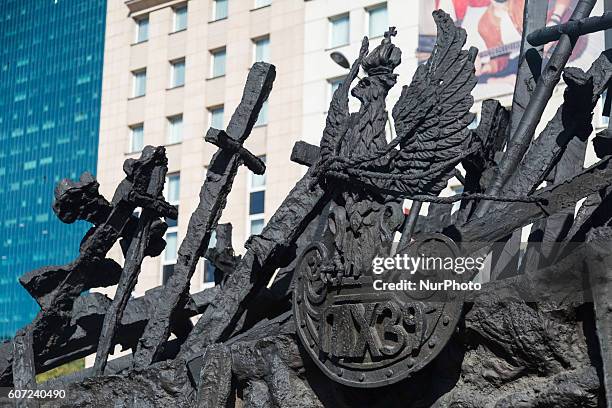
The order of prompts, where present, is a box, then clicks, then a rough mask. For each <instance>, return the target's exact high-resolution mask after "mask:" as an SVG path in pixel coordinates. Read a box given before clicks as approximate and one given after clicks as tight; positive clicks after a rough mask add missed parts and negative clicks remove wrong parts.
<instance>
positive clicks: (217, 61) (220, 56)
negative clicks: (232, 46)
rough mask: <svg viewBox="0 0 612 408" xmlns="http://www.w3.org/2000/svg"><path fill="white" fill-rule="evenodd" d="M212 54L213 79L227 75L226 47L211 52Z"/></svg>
mask: <svg viewBox="0 0 612 408" xmlns="http://www.w3.org/2000/svg"><path fill="white" fill-rule="evenodd" d="M210 54H211V55H212V66H211V77H212V78H216V77H220V76H223V75H225V47H223V48H220V49H218V50H214V51H211V52H210Z"/></svg>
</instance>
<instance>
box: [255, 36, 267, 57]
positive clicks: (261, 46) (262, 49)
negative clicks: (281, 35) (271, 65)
mask: <svg viewBox="0 0 612 408" xmlns="http://www.w3.org/2000/svg"><path fill="white" fill-rule="evenodd" d="M253 45H254V49H255V50H254V51H255V56H254V57H255V58H254V59H255V61H254V62H260V61H261V62H270V37H262V38H258V39H256V40H253Z"/></svg>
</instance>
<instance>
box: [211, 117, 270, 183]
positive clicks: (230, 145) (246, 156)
mask: <svg viewBox="0 0 612 408" xmlns="http://www.w3.org/2000/svg"><path fill="white" fill-rule="evenodd" d="M204 140H206V141H207V142H208V143H212V144H214V145H215V146H217V147H218V148H220V149H222V150H226V151H229V152H230V153H233V154H237V155H238V156H240V159H241V160H242V162H243V163H244V164H245V165H246V166H247V167H248V168H249V170H251V171H252V172H253V173H255V174H264V172H265V171H266V164H265V163H264V162H263V160H261V159H260V158H259V157H257V156H255V155H254V154H253V153H251V152H250V151H248V150H247V149H246V148H244V147H243V146H242V143H241V142H240V141H238V140H236V139H234V138H232V137H230V136H229V135H228V134H227V133H225V131H224V130H219V129H215V128H210V129H208V132H207V133H206V137H204Z"/></svg>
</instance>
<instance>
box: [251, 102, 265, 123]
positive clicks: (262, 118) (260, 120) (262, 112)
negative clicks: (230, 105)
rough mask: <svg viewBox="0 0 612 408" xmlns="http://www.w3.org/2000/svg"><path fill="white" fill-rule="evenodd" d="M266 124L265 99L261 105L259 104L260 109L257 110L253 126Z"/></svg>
mask: <svg viewBox="0 0 612 408" xmlns="http://www.w3.org/2000/svg"><path fill="white" fill-rule="evenodd" d="M267 124H268V101H265V102H264V103H263V105H261V110H260V111H259V116H257V122H255V125H254V126H265V125H267Z"/></svg>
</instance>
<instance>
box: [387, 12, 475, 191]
mask: <svg viewBox="0 0 612 408" xmlns="http://www.w3.org/2000/svg"><path fill="white" fill-rule="evenodd" d="M433 17H434V20H435V22H436V25H437V27H438V34H437V40H436V44H435V46H434V49H433V51H432V53H431V56H430V57H429V60H428V61H427V63H426V64H424V65H421V66H419V67H418V69H417V70H416V73H415V75H414V77H413V79H412V83H411V84H410V86H404V88H403V89H402V93H401V96H400V98H399V100H398V102H397V103H396V104H395V106H394V108H393V119H394V121H395V130H396V134H397V139H398V140H397V142H398V143H399V147H400V149H399V151H398V152H397V154H395V155H394V160H393V168H392V173H394V174H396V175H401V178H400V177H398V178H395V179H392V180H389V181H388V182H387V183H386V184H387V186H388V187H389V188H390V189H391V190H394V191H398V192H400V193H402V194H404V195H413V194H429V195H438V194H439V193H440V191H442V189H443V188H444V187H445V186H446V184H447V182H448V180H449V179H450V178H451V176H452V174H453V169H454V167H455V165H456V164H457V162H458V160H457V158H458V157H461V154H462V153H463V151H464V149H465V148H466V146H467V141H468V139H469V137H470V134H471V131H470V130H469V129H468V125H469V124H470V122H472V120H473V117H474V116H473V114H471V113H470V108H471V107H472V105H473V103H474V99H473V97H472V95H471V92H472V89H473V88H474V86H475V85H476V82H477V79H476V76H475V74H474V59H475V57H476V53H477V50H476V49H475V48H472V49H470V50H469V51H467V50H463V46H464V45H465V41H466V39H467V34H466V32H465V30H464V29H462V28H460V27H456V26H455V24H454V22H453V20H452V19H451V18H450V16H449V15H448V14H446V13H445V12H443V11H441V10H436V11H434V13H433ZM453 163H454V165H453Z"/></svg>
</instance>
